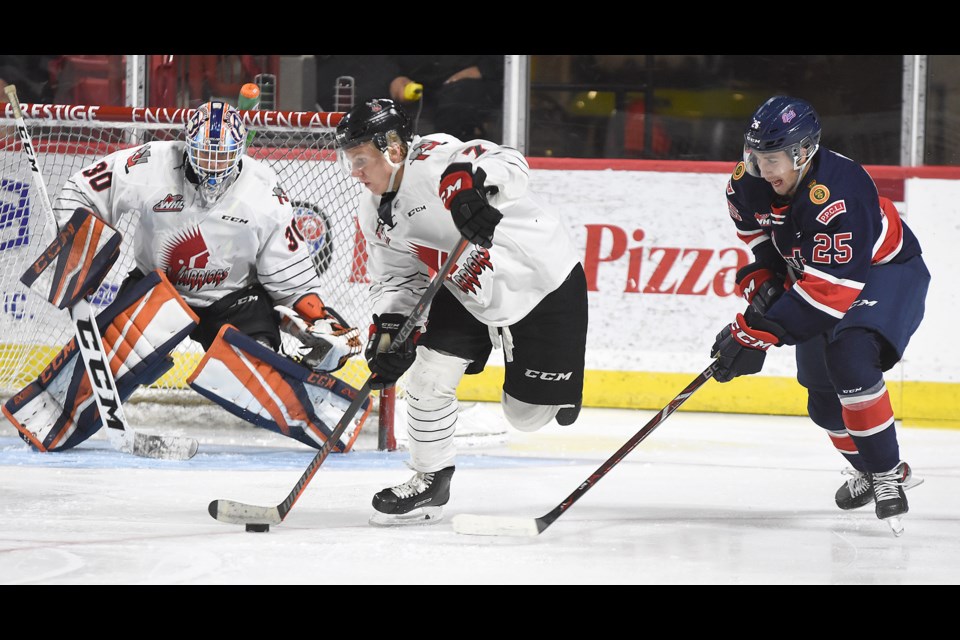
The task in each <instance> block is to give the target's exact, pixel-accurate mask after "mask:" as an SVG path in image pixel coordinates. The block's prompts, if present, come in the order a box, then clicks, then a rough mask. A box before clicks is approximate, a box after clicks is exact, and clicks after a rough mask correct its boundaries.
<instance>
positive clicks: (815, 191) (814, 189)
mask: <svg viewBox="0 0 960 640" xmlns="http://www.w3.org/2000/svg"><path fill="white" fill-rule="evenodd" d="M829 199H830V189H827V188H826V187H825V186H824V185H822V184H814V185H811V187H810V202H812V203H813V204H823V203H824V202H826V201H827V200H829ZM841 202H843V201H842V200H841Z"/></svg>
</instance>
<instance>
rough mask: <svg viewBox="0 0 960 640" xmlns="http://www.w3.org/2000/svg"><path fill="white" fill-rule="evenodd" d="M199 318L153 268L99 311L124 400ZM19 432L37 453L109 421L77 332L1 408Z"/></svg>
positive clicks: (159, 367) (154, 374) (65, 445)
mask: <svg viewBox="0 0 960 640" xmlns="http://www.w3.org/2000/svg"><path fill="white" fill-rule="evenodd" d="M196 321H197V316H196V314H194V313H193V311H191V310H190V307H188V306H187V304H186V303H185V302H184V301H183V299H182V298H181V297H180V295H179V294H178V293H177V292H176V290H175V289H174V288H173V286H172V285H171V284H170V282H169V281H168V280H167V278H166V276H165V275H163V274H162V273H161V272H159V271H155V272H153V273H151V274H149V275H147V276H145V277H144V278H143V279H141V280H140V281H139V282H137V283H136V284H135V285H134V286H132V287H131V288H130V289H129V290H128V291H126V292H124V293H123V294H122V295H121V296H119V297H118V298H117V299H116V300H114V302H113V303H112V304H111V305H110V306H109V307H107V308H106V309H104V310H103V311H101V312H100V314H99V315H98V316H97V327H98V329H99V330H100V333H101V334H102V336H103V346H104V349H105V350H106V355H107V359H108V360H109V362H110V368H111V370H112V371H113V375H114V377H115V379H116V381H117V391H118V392H119V393H120V399H121V400H126V399H127V398H129V397H130V396H131V395H132V394H133V392H134V391H136V389H137V388H138V387H139V386H140V385H144V384H151V383H153V382H154V381H156V380H157V379H158V378H159V377H160V376H161V375H163V374H164V373H165V372H166V371H167V370H169V368H170V367H171V366H172V364H173V362H172V360H171V359H170V358H169V356H168V355H167V354H169V353H170V351H171V350H172V349H173V348H174V347H175V346H176V345H177V344H179V343H180V342H181V341H182V340H183V339H184V338H185V337H186V336H187V334H189V333H190V331H192V330H193V328H194V327H195V326H196ZM3 413H4V415H6V416H7V418H8V419H9V420H10V422H11V423H13V425H14V426H15V427H16V428H17V431H19V432H20V437H21V438H23V439H24V440H25V441H26V442H28V443H29V444H30V445H31V446H32V447H34V448H35V449H37V450H38V451H60V450H64V449H70V448H72V447H75V446H76V445H78V444H80V443H81V442H83V441H84V440H86V439H87V438H89V437H90V436H92V435H93V434H94V433H96V432H97V431H98V430H99V429H100V427H101V426H102V424H103V421H102V420H101V419H100V414H99V412H98V411H97V405H96V401H95V400H94V397H93V390H92V388H91V386H90V381H89V380H88V379H87V374H86V370H85V369H84V366H83V363H82V362H80V358H79V349H78V348H77V343H76V338H73V339H72V340H71V341H70V342H69V343H67V345H66V346H65V347H64V348H63V349H62V350H61V351H60V352H59V353H58V354H57V355H56V356H54V358H53V360H52V361H51V362H50V364H49V365H47V366H46V367H45V368H44V370H43V371H41V372H40V375H39V376H38V377H37V379H36V380H35V381H33V382H31V383H30V384H29V385H27V386H26V387H25V388H24V389H23V390H21V391H20V392H19V393H17V394H16V395H15V396H13V397H12V398H11V399H10V400H8V401H7V402H6V404H4V406H3Z"/></svg>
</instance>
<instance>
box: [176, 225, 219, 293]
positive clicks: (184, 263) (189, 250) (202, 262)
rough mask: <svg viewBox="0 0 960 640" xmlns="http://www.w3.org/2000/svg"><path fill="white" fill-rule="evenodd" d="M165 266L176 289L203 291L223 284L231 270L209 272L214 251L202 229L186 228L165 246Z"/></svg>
mask: <svg viewBox="0 0 960 640" xmlns="http://www.w3.org/2000/svg"><path fill="white" fill-rule="evenodd" d="M162 255H163V257H162V260H163V263H164V265H165V271H166V273H167V278H168V279H169V280H170V283H171V284H172V285H173V286H175V287H185V288H188V289H190V290H192V291H199V290H200V289H201V288H202V287H204V286H207V285H212V286H214V287H216V286H218V285H220V283H222V282H223V281H224V280H226V279H227V276H228V275H230V270H229V269H207V268H206V266H207V262H208V261H209V260H210V250H209V249H208V248H207V243H206V242H205V241H204V239H203V235H202V234H201V233H200V229H199V228H197V227H194V228H192V229H184V230H181V231H178V232H177V234H176V235H175V236H174V237H172V238H170V239H169V240H168V241H167V242H165V243H164V248H163V254H162Z"/></svg>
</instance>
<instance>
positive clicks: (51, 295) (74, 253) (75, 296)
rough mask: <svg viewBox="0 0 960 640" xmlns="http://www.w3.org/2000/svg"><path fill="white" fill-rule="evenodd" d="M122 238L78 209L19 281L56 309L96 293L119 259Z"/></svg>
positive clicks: (100, 221)
mask: <svg viewBox="0 0 960 640" xmlns="http://www.w3.org/2000/svg"><path fill="white" fill-rule="evenodd" d="M120 240H121V236H120V233H118V232H117V231H116V230H115V229H114V228H113V227H111V226H110V225H108V224H107V223H106V222H104V221H103V220H101V219H100V218H98V217H97V216H96V215H94V213H93V212H92V211H90V210H89V209H86V208H84V207H77V209H76V210H74V212H73V216H71V217H70V220H69V221H68V222H67V224H65V225H64V226H63V228H62V229H61V230H60V233H58V234H57V237H56V238H54V240H53V242H52V243H51V244H50V246H48V247H47V248H46V249H45V250H44V251H43V253H41V254H40V257H39V258H37V259H36V260H35V261H34V263H33V264H32V265H30V267H29V268H28V269H27V271H26V273H24V274H23V276H22V277H21V278H20V282H22V283H23V284H25V285H27V286H28V287H30V288H31V289H33V290H34V291H37V292H38V293H40V295H42V296H43V297H45V298H46V299H47V300H49V301H50V303H51V304H52V305H54V306H55V307H57V308H58V309H67V308H68V307H72V306H73V305H74V304H76V302H77V301H78V300H79V299H80V298H82V297H84V296H86V295H92V294H94V293H96V291H97V288H98V287H99V286H100V283H101V282H102V281H103V279H104V278H105V277H106V275H107V273H108V272H109V271H110V268H111V267H112V266H113V263H114V262H116V261H117V258H118V257H119V256H120Z"/></svg>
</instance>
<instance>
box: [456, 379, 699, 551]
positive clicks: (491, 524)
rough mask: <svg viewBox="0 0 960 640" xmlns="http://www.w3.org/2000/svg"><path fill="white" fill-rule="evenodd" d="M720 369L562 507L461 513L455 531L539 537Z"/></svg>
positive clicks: (694, 386) (684, 393)
mask: <svg viewBox="0 0 960 640" xmlns="http://www.w3.org/2000/svg"><path fill="white" fill-rule="evenodd" d="M716 369H717V363H716V361H714V362H712V363H710V366H709V367H707V368H706V369H704V370H703V371H702V372H701V373H700V375H698V376H697V377H696V378H694V380H693V381H692V382H691V383H690V384H688V385H687V386H686V387H685V388H684V390H683V391H681V392H680V393H679V394H677V397H675V398H674V399H673V400H671V401H670V402H669V403H668V404H667V406H665V407H664V408H663V409H661V410H660V411H658V412H657V414H656V415H655V416H653V418H651V419H650V421H649V422H647V424H645V425H644V426H643V428H642V429H640V431H638V432H637V433H635V434H634V435H633V437H631V438H630V439H629V440H628V441H627V442H626V443H625V444H624V445H623V446H622V447H620V448H619V449H617V452H616V453H614V454H613V455H612V456H610V458H608V459H607V461H606V462H604V463H603V464H602V465H600V467H599V468H598V469H597V470H596V471H594V472H593V473H592V474H591V475H590V477H589V478H587V479H586V480H584V481H583V482H582V483H581V484H580V486H579V487H577V488H576V489H575V490H574V492H573V493H571V494H570V495H569V496H567V498H566V499H565V500H564V501H563V502H561V503H560V504H558V505H557V506H556V507H554V508H553V509H552V510H550V511H549V512H548V513H545V514H544V515H542V516H540V517H539V518H518V517H508V516H485V515H472V514H467V513H461V514H458V515H456V516H454V517H453V521H452V522H453V530H454V531H456V532H457V533H462V534H464V535H472V536H515V537H531V536H536V535H539V534H540V533H542V532H543V531H544V530H545V529H546V528H547V527H549V526H550V525H551V524H553V522H554V521H555V520H556V519H557V518H559V517H560V516H561V515H562V514H563V513H564V512H565V511H566V510H567V509H569V508H570V507H571V506H572V505H573V503H574V502H576V501H577V500H579V499H580V498H581V497H583V494H585V493H586V492H587V491H589V490H590V489H591V488H592V487H593V485H595V484H596V483H597V482H599V481H600V478H602V477H603V476H605V475H607V473H608V472H609V471H610V470H611V469H613V468H614V467H615V466H617V464H619V462H620V461H621V460H623V459H624V458H625V457H626V456H627V454H628V453H630V452H631V451H633V450H634V448H636V446H637V445H638V444H640V443H641V442H643V440H644V439H646V437H647V436H648V435H650V434H651V433H652V432H653V430H654V429H656V428H657V426H659V425H660V423H662V422H663V421H664V420H666V419H667V418H668V417H669V416H670V414H671V413H673V412H674V411H676V410H677V408H679V407H680V405H682V404H683V403H684V402H686V400H687V398H689V397H690V396H692V395H693V393H694V392H695V391H696V390H697V389H699V388H700V387H702V386H703V384H704V383H705V382H706V381H707V380H709V379H710V378H712V377H713V373H714V371H716Z"/></svg>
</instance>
